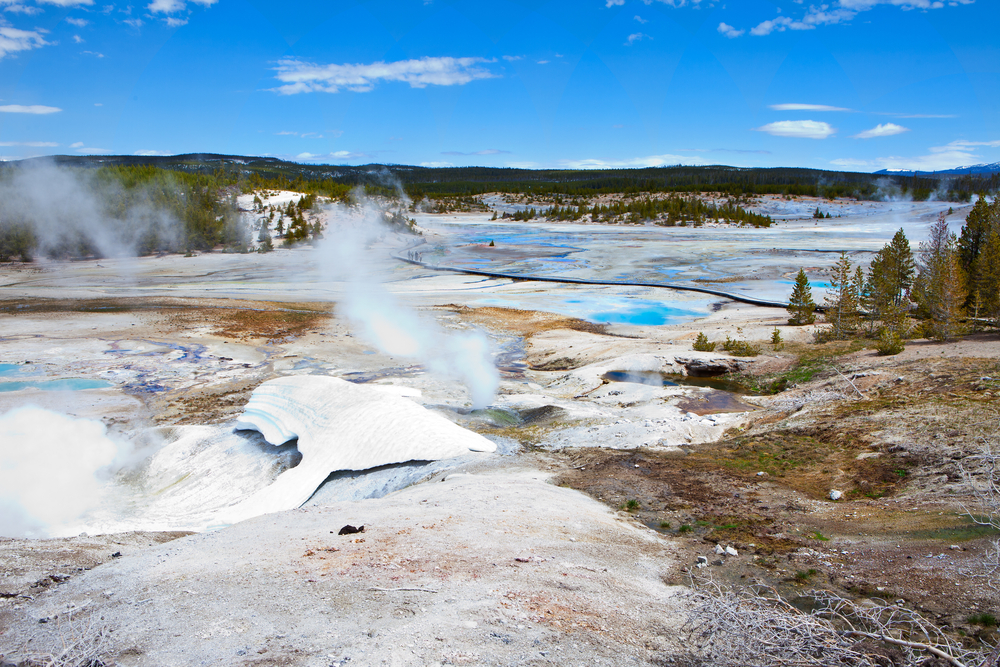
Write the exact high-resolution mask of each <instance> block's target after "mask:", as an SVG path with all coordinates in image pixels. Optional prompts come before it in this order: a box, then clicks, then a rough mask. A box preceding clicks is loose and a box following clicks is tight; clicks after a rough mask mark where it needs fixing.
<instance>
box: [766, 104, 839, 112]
mask: <svg viewBox="0 0 1000 667" xmlns="http://www.w3.org/2000/svg"><path fill="white" fill-rule="evenodd" d="M768 108H769V109H774V110H775V111H854V110H853V109H845V108H844V107H831V106H827V105H825V104H772V105H770V106H769V107H768Z"/></svg>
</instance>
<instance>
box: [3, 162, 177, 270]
mask: <svg viewBox="0 0 1000 667" xmlns="http://www.w3.org/2000/svg"><path fill="white" fill-rule="evenodd" d="M122 194H123V193H122V191H121V188H120V186H118V185H116V184H110V183H108V184H100V183H98V182H97V181H96V179H95V178H94V177H93V176H92V175H91V174H87V173H82V172H74V171H70V170H68V169H63V168H60V167H57V166H56V165H54V164H52V163H51V162H47V161H42V162H39V163H28V164H23V165H19V166H18V167H17V168H15V169H12V170H11V171H10V172H9V177H8V178H5V179H3V180H2V181H0V231H2V227H4V226H6V225H24V226H26V227H28V228H30V229H31V230H32V232H33V234H34V236H35V239H36V245H35V248H34V250H35V251H36V252H37V253H39V254H41V255H50V256H59V255H69V256H76V255H81V254H82V255H87V254H91V253H95V254H98V255H100V256H105V257H114V256H134V255H137V254H138V252H139V249H140V247H139V246H140V244H144V245H145V246H146V249H147V250H150V249H157V248H159V247H168V246H171V247H172V246H177V245H179V243H180V239H181V236H182V234H181V223H180V222H179V221H178V220H176V218H174V217H173V216H172V215H171V214H170V213H168V212H167V211H164V210H162V209H161V208H158V207H156V206H154V205H153V204H152V203H151V202H146V203H143V201H142V196H141V193H140V196H139V198H138V200H137V205H134V206H131V207H129V209H128V210H127V211H124V212H119V214H121V213H124V217H121V218H119V217H112V216H111V215H109V212H108V210H107V202H113V201H120V200H121V199H122V197H121V196H122Z"/></svg>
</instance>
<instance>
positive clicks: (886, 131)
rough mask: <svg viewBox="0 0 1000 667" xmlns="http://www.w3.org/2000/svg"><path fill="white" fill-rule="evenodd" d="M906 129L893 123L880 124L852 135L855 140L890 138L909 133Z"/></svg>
mask: <svg viewBox="0 0 1000 667" xmlns="http://www.w3.org/2000/svg"><path fill="white" fill-rule="evenodd" d="M909 131H910V129H909V128H908V127H903V126H902V125H896V124H895V123H880V124H878V125H876V126H875V127H873V128H872V129H870V130H865V131H864V132H860V133H858V134H855V135H854V138H855V139H875V138H877V137H891V136H893V135H894V134H902V133H903V132H909Z"/></svg>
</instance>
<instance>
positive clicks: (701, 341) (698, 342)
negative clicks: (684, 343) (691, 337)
mask: <svg viewBox="0 0 1000 667" xmlns="http://www.w3.org/2000/svg"><path fill="white" fill-rule="evenodd" d="M716 345H718V343H709V342H708V336H706V335H705V332H701V333H699V334H698V337H697V338H696V339H695V341H694V349H695V350H697V351H698V352H715V346H716Z"/></svg>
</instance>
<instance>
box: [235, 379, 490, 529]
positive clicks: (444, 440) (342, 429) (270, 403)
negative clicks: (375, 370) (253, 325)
mask: <svg viewBox="0 0 1000 667" xmlns="http://www.w3.org/2000/svg"><path fill="white" fill-rule="evenodd" d="M394 389H396V388H395V387H391V388H390V387H384V388H383V387H365V386H360V385H357V384H353V383H351V382H347V381H345V380H340V379H338V378H332V377H325V376H319V375H298V376H292V377H284V378H278V379H276V380H271V381H269V382H265V383H264V384H262V385H260V386H259V387H257V389H255V390H254V392H253V395H252V396H251V397H250V402H249V403H247V406H246V408H245V409H244V413H243V415H242V416H241V417H240V418H239V420H238V421H237V422H236V428H237V429H253V430H256V431H260V432H261V433H262V434H263V435H264V438H265V439H266V440H267V441H268V442H269V443H271V444H272V445H282V444H284V443H286V442H288V441H289V440H292V439H294V438H298V440H299V442H298V449H299V452H300V453H301V454H302V462H301V463H300V464H299V465H298V466H296V467H295V468H292V469H290V470H286V471H285V472H283V473H282V474H281V475H279V476H278V478H277V480H275V482H274V483H273V484H271V485H270V486H268V487H267V488H265V489H262V490H261V491H258V492H257V493H255V494H254V495H252V496H250V497H249V498H247V499H246V500H244V501H243V502H241V503H239V504H238V505H236V506H234V507H232V508H230V509H229V510H227V511H226V512H225V513H224V520H225V521H226V522H228V523H235V522H236V521H241V520H243V519H245V518H249V517H252V516H257V515H260V514H266V513H269V512H279V511H282V510H287V509H294V508H296V507H299V506H300V505H302V503H304V502H305V501H306V500H308V499H309V496H311V495H312V494H313V492H314V491H315V490H316V489H317V488H318V487H319V485H320V484H322V483H323V480H325V479H326V478H327V476H328V475H329V474H330V473H331V472H334V471H336V470H367V469H368V468H375V467H378V466H382V465H388V464H390V463H402V462H404V461H435V460H438V459H446V458H451V457H454V456H461V455H462V454H467V453H468V452H469V451H470V450H471V451H478V452H492V451H494V450H495V449H496V445H494V444H493V443H492V442H490V441H489V440H487V439H486V438H484V437H482V436H481V435H478V434H476V433H473V432H472V431H469V430H467V429H464V428H462V427H461V426H458V425H456V424H453V423H452V422H450V421H448V420H447V419H445V418H444V417H442V416H441V415H438V414H435V413H433V412H430V411H429V410H427V409H426V408H423V407H421V406H419V405H417V404H416V403H414V402H413V401H411V400H409V399H406V398H403V397H401V396H399V395H396V393H394V392H393V390H394Z"/></svg>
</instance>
